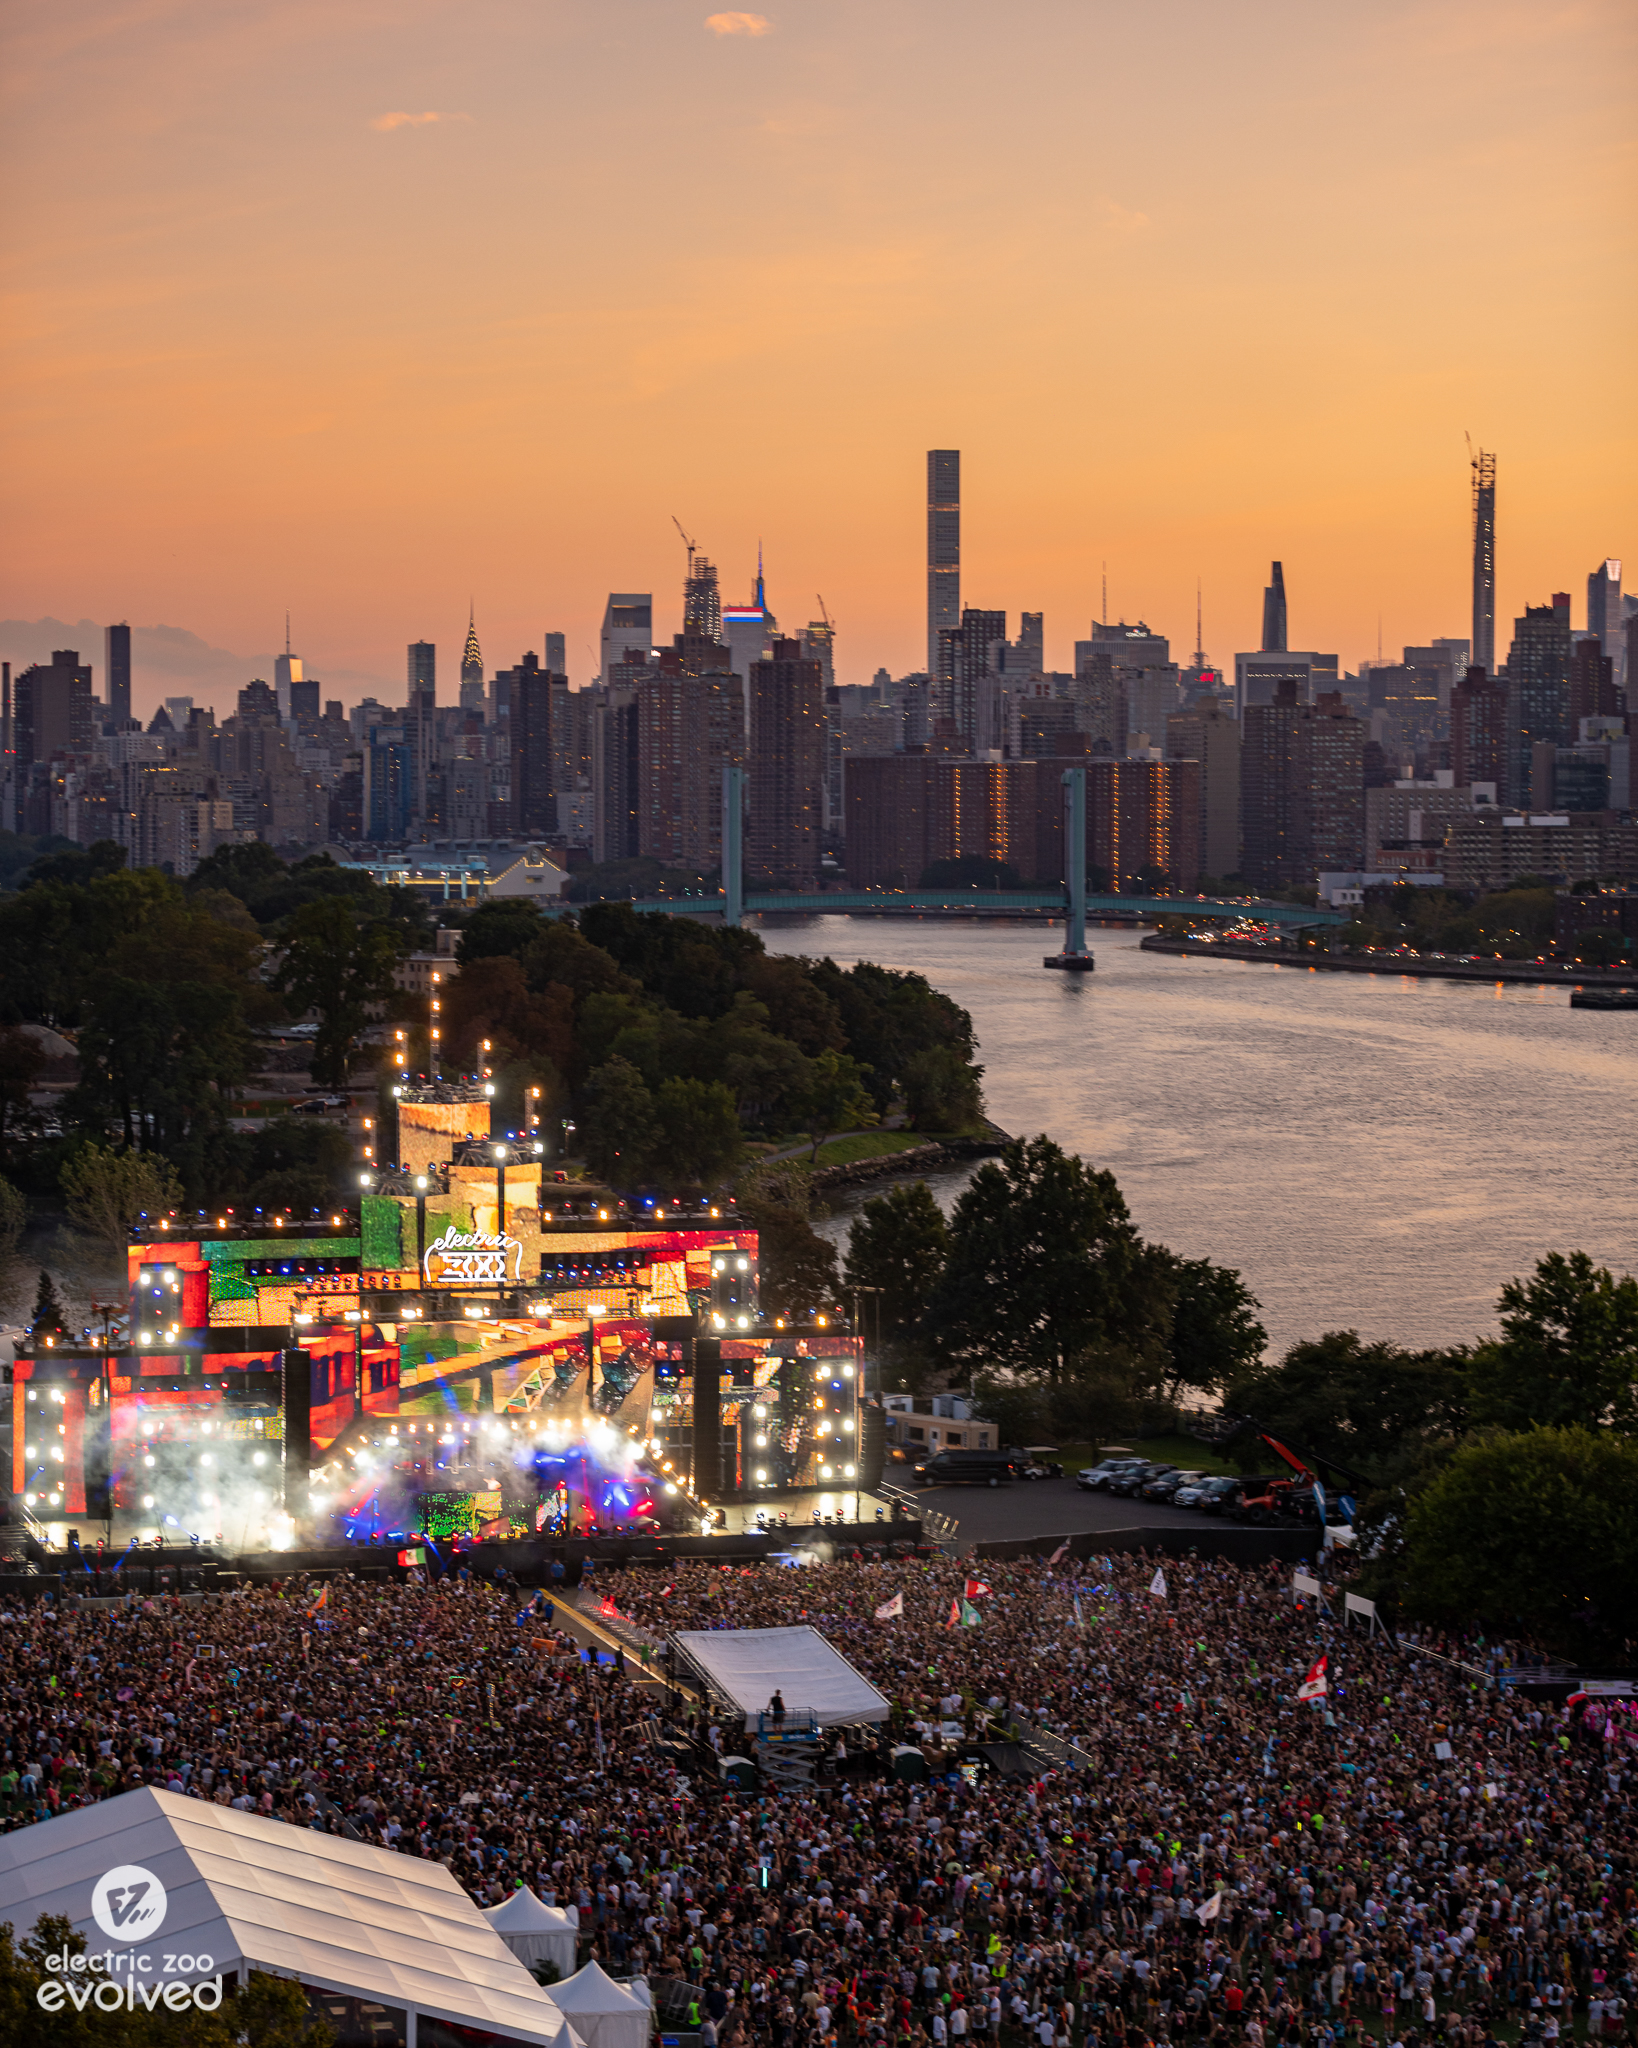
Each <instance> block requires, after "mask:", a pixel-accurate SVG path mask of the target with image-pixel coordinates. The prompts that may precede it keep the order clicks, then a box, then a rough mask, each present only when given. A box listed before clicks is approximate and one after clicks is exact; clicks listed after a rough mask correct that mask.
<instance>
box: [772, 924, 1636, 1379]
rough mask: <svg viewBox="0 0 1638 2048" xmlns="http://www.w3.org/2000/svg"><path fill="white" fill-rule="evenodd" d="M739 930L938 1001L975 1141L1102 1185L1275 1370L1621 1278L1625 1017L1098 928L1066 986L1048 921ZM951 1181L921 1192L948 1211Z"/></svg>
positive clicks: (1560, 1002) (1459, 1337) (1544, 998)
mask: <svg viewBox="0 0 1638 2048" xmlns="http://www.w3.org/2000/svg"><path fill="white" fill-rule="evenodd" d="M762 936H763V939H764V941H765V943H766V944H767V946H768V948H769V950H770V951H773V952H781V953H800V954H808V955H814V956H817V955H821V954H827V953H828V954H829V955H830V956H831V957H832V958H833V959H835V960H837V961H839V962H841V963H842V964H844V965H849V964H851V963H852V962H853V961H855V960H875V961H878V962H880V963H881V965H883V966H885V967H895V968H911V969H914V970H915V971H916V972H917V973H919V974H924V975H926V977H927V979H928V980H929V981H930V982H932V983H933V984H934V985H935V986H936V987H938V988H941V989H943V990H944V991H946V993H947V994H949V995H951V996H953V997H954V998H955V1000H956V1001H957V1002H958V1003H960V1004H962V1006H963V1007H964V1008H965V1009H967V1010H968V1011H970V1012H971V1014H972V1018H973V1024H974V1027H975V1029H976V1031H977V1034H978V1041H979V1057H980V1059H981V1060H982V1061H983V1064H984V1068H985V1075H984V1092H985V1098H986V1101H987V1104H988V1108H989V1113H990V1115H991V1116H992V1117H993V1118H994V1119H995V1120H996V1122H997V1123H999V1124H1001V1125H1002V1126H1003V1127H1004V1128H1005V1129H1006V1130H1008V1131H1010V1132H1012V1133H1014V1135H1018V1136H1023V1135H1027V1134H1030V1133H1033V1132H1036V1131H1045V1132H1047V1133H1048V1134H1049V1135H1050V1136H1052V1137H1053V1138H1055V1139H1056V1140H1057V1141H1058V1143H1059V1144H1061V1145H1063V1146H1065V1147H1066V1148H1067V1149H1069V1150H1071V1151H1075V1152H1078V1153H1080V1154H1081V1155H1082V1156H1083V1157H1084V1158H1085V1159H1087V1160H1088V1161H1089V1162H1090V1163H1092V1164H1093V1165H1095V1166H1099V1167H1106V1168H1108V1169H1109V1170H1110V1171H1112V1172H1113V1173H1114V1175H1115V1177H1116V1179H1117V1180H1118V1181H1119V1183H1120V1186H1121V1189H1122V1191H1123V1193H1124V1194H1125V1196H1126V1200H1127V1202H1128V1204H1129V1206H1130V1208H1131V1211H1132V1215H1133V1219H1134V1221H1135V1222H1136V1224H1137V1226H1138V1228H1139V1229H1140V1230H1141V1231H1142V1232H1143V1234H1144V1235H1145V1236H1146V1237H1149V1238H1152V1239H1155V1240H1157V1241H1159V1242H1160V1243H1163V1244H1168V1245H1170V1246H1171V1247H1172V1249H1173V1250H1174V1251H1177V1252H1180V1253H1182V1254H1184V1255H1185V1256H1186V1257H1189V1258H1210V1259H1213V1260H1215V1261H1217V1262H1218V1263H1219V1264H1221V1265H1227V1266H1235V1267H1238V1268H1239V1270H1240V1272H1241V1273H1242V1274H1243V1275H1244V1278H1245V1281H1246V1284H1247V1285H1248V1286H1249V1287H1250V1289H1251V1291H1252V1292H1253V1293H1254V1294H1255V1295H1256V1296H1257V1297H1258V1299H1259V1300H1260V1301H1261V1303H1262V1305H1263V1322H1264V1323H1265V1325H1266V1326H1267V1328H1268V1332H1269V1339H1270V1343H1271V1346H1272V1347H1273V1348H1274V1349H1275V1350H1276V1351H1277V1350H1280V1349H1283V1348H1284V1347H1285V1346H1286V1345H1288V1344H1291V1343H1293V1342H1295V1341H1296V1340H1297V1339H1299V1338H1303V1337H1312V1336H1317V1335H1319V1334H1320V1332H1321V1331H1324V1330H1334V1329H1345V1328H1353V1329H1357V1330H1359V1331H1360V1332H1361V1333H1362V1334H1363V1335H1365V1336H1366V1337H1367V1338H1376V1337H1386V1338H1391V1339H1393V1340H1394V1341H1396V1342H1398V1343H1401V1344H1406V1345H1413V1346H1414V1345H1435V1344H1448V1343H1454V1342H1459V1341H1463V1340H1471V1339H1472V1338H1474V1337H1476V1336H1480V1335H1484V1334H1489V1333H1493V1331H1494V1328H1495V1301H1496V1295H1497V1292H1498V1290H1499V1288H1500V1287H1501V1285H1502V1283H1503V1281H1505V1280H1507V1279H1508V1278H1509V1277H1511V1276H1512V1275H1514V1274H1518V1273H1524V1272H1527V1271H1528V1270H1529V1268H1530V1267H1531V1266H1532V1265H1533V1264H1534V1262H1535V1261H1536V1259H1537V1258H1539V1257H1540V1256H1541V1255H1542V1254H1543V1253H1545V1252H1548V1251H1568V1250H1571V1249H1574V1248H1579V1249H1582V1250H1584V1251H1587V1252H1589V1253H1591V1254H1592V1256H1593V1257H1594V1258H1595V1259H1596V1260H1598V1261H1599V1262H1600V1263H1602V1264H1606V1265H1608V1266H1610V1267H1611V1268H1612V1269H1613V1270H1615V1271H1616V1272H1625V1271H1627V1270H1628V1269H1629V1268H1630V1267H1631V1266H1632V1264H1633V1262H1634V1259H1633V1253H1634V1239H1635V1235H1638V1193H1635V1191H1634V1157H1633V1155H1634V1122H1635V1119H1634V1110H1633V1096H1634V1086H1635V1080H1638V1060H1635V1057H1634V1054H1635V1051H1638V1012H1627V1013H1622V1012H1620V1011H1609V1012H1600V1011H1596V1010H1572V1009H1570V1008H1569V997H1568V994H1567V992H1566V991H1565V990H1563V989H1562V988H1557V989H1533V988H1515V987H1509V988H1501V987H1498V986H1491V987H1485V986H1481V985H1475V984H1468V983H1456V982H1441V981H1417V980H1412V979H1410V978H1409V977H1406V976H1401V975H1394V974H1382V975H1356V974H1318V973H1313V972H1311V971H1308V970H1306V969H1300V968H1295V967H1276V966H1272V965H1263V964H1260V963H1253V962H1239V961H1230V960H1197V959H1183V958H1177V957H1174V956H1171V955H1167V954H1158V953H1144V952H1142V951H1140V950H1139V946H1138V935H1137V934H1136V933H1132V932H1125V931H1115V930H1103V931H1095V932H1094V933H1092V934H1091V935H1090V937H1091V944H1092V946H1093V949H1094V951H1095V953H1096V955H1097V963H1098V964H1097V971H1096V972H1095V973H1093V974H1090V975H1085V976H1071V975H1065V974H1056V973H1049V972H1048V971H1046V970H1045V969H1044V968H1043V967H1042V965H1041V961H1042V956H1043V955H1044V954H1045V953H1047V952H1049V951H1055V950H1056V948H1057V947H1058V945H1059V944H1061V942H1062V941H1061V933H1060V930H1059V928H1058V927H1056V926H1054V927H1051V928H1047V927H1042V926H1035V927H1026V926H1023V925H1008V924H993V923H980V922H978V921H976V920H975V921H973V922H970V923H969V922H966V921H950V922H942V921H936V920H927V921H925V922H923V921H919V920H916V921H912V920H908V919H896V918H894V919H889V918H880V919H865V918H848V917H832V918H813V919H808V920H803V921H794V920H781V921H780V922H778V923H777V924H775V923H772V922H770V921H769V920H763V921H762ZM965 1179H966V1174H965V1173H950V1174H944V1175H940V1176H936V1177H934V1180H933V1185H934V1188H935V1191H936V1192H937V1193H938V1195H939V1198H940V1200H941V1201H943V1202H944V1203H945V1205H946V1207H947V1206H948V1204H949V1202H950V1201H952V1200H954V1198H955V1196H956V1195H957V1194H958V1193H959V1191H960V1188H961V1186H962V1185H963V1184H964V1182H965ZM870 1192H872V1190H871V1189H869V1188H868V1187H867V1188H865V1189H862V1190H860V1191H858V1194H857V1197H856V1198H855V1197H853V1196H852V1195H851V1194H850V1199H849V1203H848V1205H847V1206H848V1207H856V1206H857V1201H859V1200H863V1199H864V1198H865V1196H866V1195H868V1194H869V1193H870ZM846 1221H847V1210H846V1208H844V1209H842V1210H841V1211H840V1212H839V1213H838V1215H837V1216H836V1217H835V1218H833V1219H832V1222H831V1224H830V1225H829V1226H827V1234H831V1235H837V1236H845V1233H846Z"/></svg>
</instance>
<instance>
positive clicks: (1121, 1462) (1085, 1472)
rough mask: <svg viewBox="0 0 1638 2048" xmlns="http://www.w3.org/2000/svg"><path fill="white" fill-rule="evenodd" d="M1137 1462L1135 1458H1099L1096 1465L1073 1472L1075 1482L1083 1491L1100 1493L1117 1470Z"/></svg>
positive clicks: (1122, 1469) (1124, 1468)
mask: <svg viewBox="0 0 1638 2048" xmlns="http://www.w3.org/2000/svg"><path fill="white" fill-rule="evenodd" d="M1138 1462H1139V1461H1138V1460H1137V1459H1135V1458H1101V1459H1100V1460H1099V1461H1098V1463H1097V1464H1096V1465H1085V1466H1083V1467H1082V1468H1081V1470H1080V1471H1079V1472H1077V1473H1076V1474H1075V1484H1076V1485H1077V1486H1078V1487H1079V1488H1080V1489H1081V1491H1082V1492H1083V1493H1101V1492H1102V1491H1103V1489H1104V1488H1105V1487H1106V1486H1107V1485H1108V1484H1109V1482H1110V1480H1112V1479H1113V1478H1114V1476H1115V1474H1116V1473H1117V1472H1124V1471H1125V1470H1126V1468H1127V1466H1128V1465H1135V1464H1137V1463H1138Z"/></svg>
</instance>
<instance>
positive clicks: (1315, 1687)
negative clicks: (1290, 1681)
mask: <svg viewBox="0 0 1638 2048" xmlns="http://www.w3.org/2000/svg"><path fill="white" fill-rule="evenodd" d="M1325 1694H1326V1684H1325V1659H1324V1658H1323V1657H1321V1659H1320V1660H1319V1662H1318V1663H1317V1664H1316V1665H1315V1666H1314V1668H1313V1670H1312V1671H1310V1672H1309V1674H1308V1676H1307V1677H1306V1678H1305V1679H1304V1680H1303V1682H1302V1684H1301V1685H1299V1686H1298V1687H1297V1697H1298V1699H1300V1700H1322V1699H1324V1697H1325Z"/></svg>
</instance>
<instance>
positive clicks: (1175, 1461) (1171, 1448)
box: [1058, 1436, 1239, 1473]
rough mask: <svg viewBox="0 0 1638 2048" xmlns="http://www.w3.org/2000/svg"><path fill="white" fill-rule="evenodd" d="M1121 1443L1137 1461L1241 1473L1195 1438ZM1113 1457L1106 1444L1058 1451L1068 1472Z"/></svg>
mask: <svg viewBox="0 0 1638 2048" xmlns="http://www.w3.org/2000/svg"><path fill="white" fill-rule="evenodd" d="M1119 1441H1120V1442H1121V1443H1122V1444H1124V1445H1125V1447H1126V1448H1127V1449H1128V1450H1129V1451H1130V1452H1131V1453H1132V1456H1133V1457H1134V1458H1147V1459H1148V1460H1149V1461H1150V1463H1151V1464H1155V1465H1181V1466H1182V1468H1183V1469H1184V1471H1186V1472H1227V1473H1233V1472H1237V1471H1238V1470H1239V1467H1238V1466H1237V1465H1233V1464H1230V1462H1229V1461H1228V1459H1227V1458H1225V1457H1224V1456H1223V1454H1222V1452H1221V1451H1219V1450H1218V1449H1217V1447H1216V1446H1215V1445H1214V1444H1203V1443H1200V1442H1198V1441H1197V1440H1196V1439H1195V1438H1194V1437H1192V1436H1143V1437H1138V1436H1129V1437H1121V1438H1120V1439H1119ZM1108 1456H1109V1452H1108V1450H1107V1448H1106V1447H1105V1446H1104V1445H1102V1444H1065V1445H1063V1446H1062V1447H1061V1449H1060V1450H1059V1452H1058V1457H1059V1461H1060V1463H1061V1464H1062V1465H1063V1468H1064V1470H1065V1471H1066V1472H1079V1471H1080V1470H1081V1469H1082V1468H1083V1467H1084V1466H1087V1465H1095V1464H1097V1462H1098V1461H1099V1459H1100V1458H1106V1457H1108Z"/></svg>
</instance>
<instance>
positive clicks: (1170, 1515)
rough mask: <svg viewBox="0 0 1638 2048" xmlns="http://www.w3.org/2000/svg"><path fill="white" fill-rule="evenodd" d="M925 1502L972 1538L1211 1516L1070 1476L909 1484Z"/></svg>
mask: <svg viewBox="0 0 1638 2048" xmlns="http://www.w3.org/2000/svg"><path fill="white" fill-rule="evenodd" d="M911 1497H912V1498H913V1499H914V1500H915V1501H916V1503H917V1504H918V1505H920V1504H922V1503H925V1504H926V1505H927V1506H928V1507H930V1508H934V1509H936V1510H937V1511H938V1513H939V1514H941V1515H948V1516H949V1517H950V1519H951V1521H953V1522H955V1523H957V1524H959V1526H960V1531H961V1535H962V1537H963V1538H964V1539H970V1540H972V1541H974V1542H978V1543H995V1542H1003V1541H1005V1540H1006V1539H1008V1538H1010V1537H1016V1536H1078V1535H1080V1534H1081V1533H1082V1532H1083V1531H1086V1530H1097V1529H1138V1528H1144V1529H1185V1528H1186V1529H1198V1528H1202V1527H1204V1528H1208V1529H1209V1528H1212V1527H1213V1526H1214V1522H1213V1518H1212V1517H1210V1516H1207V1515H1197V1514H1194V1513H1192V1512H1191V1511H1190V1510H1189V1509H1188V1508H1173V1507H1167V1506H1165V1505H1164V1504H1163V1503H1161V1502H1158V1501H1150V1500H1120V1499H1117V1498H1115V1497H1114V1496H1112V1495H1110V1494H1107V1493H1082V1492H1081V1490H1080V1488H1079V1487H1077V1486H1076V1484H1075V1482H1074V1481H1073V1480H1072V1479H1036V1480H1027V1479H1019V1480H1015V1481H1014V1482H1013V1484H1012V1485H1011V1486H996V1487H989V1486H928V1487H915V1488H912V1489H911Z"/></svg>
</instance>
